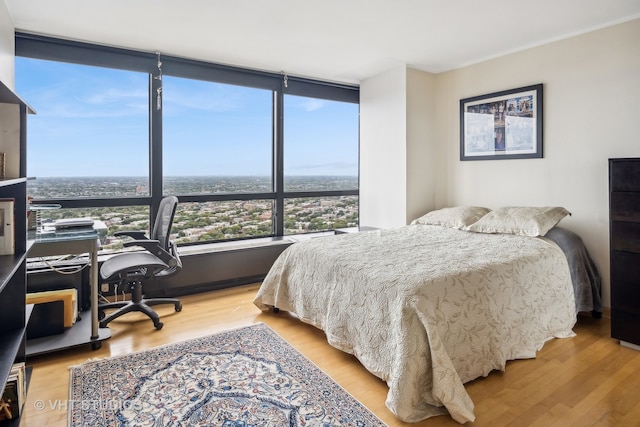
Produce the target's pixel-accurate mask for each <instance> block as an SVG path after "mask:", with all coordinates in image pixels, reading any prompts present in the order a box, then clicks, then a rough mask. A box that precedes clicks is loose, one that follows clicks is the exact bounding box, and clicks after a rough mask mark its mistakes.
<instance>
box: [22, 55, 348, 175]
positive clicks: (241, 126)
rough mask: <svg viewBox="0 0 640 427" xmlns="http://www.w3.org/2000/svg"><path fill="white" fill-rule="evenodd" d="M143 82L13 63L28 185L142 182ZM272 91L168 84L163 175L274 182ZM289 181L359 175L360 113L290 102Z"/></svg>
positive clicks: (121, 74) (166, 79) (91, 70)
mask: <svg viewBox="0 0 640 427" xmlns="http://www.w3.org/2000/svg"><path fill="white" fill-rule="evenodd" d="M147 87H148V76H147V74H145V73H138V72H130V71H122V70H112V69H106V68H98V67H89V66H84V65H75V64H66V63H59V62H51V61H42V60H34V59H27V58H20V57H16V90H17V91H18V93H19V94H20V95H21V97H23V99H25V100H26V101H27V102H28V103H29V105H31V107H33V108H34V109H35V110H36V112H37V114H36V115H35V116H29V118H28V137H27V138H28V144H27V146H28V153H27V156H28V157H27V168H28V174H29V176H35V177H38V176H40V177H50V176H118V175H119V176H144V175H146V174H147V164H146V159H147V158H148V154H147V153H148V128H149V124H148V93H147ZM271 99H272V95H271V92H270V91H267V90H261V89H253V88H244V87H238V86H230V85H223V84H217V83H211V82H202V81H195V80H187V79H183V78H177V77H172V76H167V75H165V76H163V144H164V162H163V168H164V173H165V175H169V176H181V175H182V176H197V175H268V174H270V171H271V134H272V130H271V129H272V124H271ZM285 120H286V122H285V129H284V134H285V174H288V175H351V176H356V175H357V174H358V165H357V161H358V151H357V150H358V106H357V105H356V104H348V103H342V102H334V101H324V100H319V99H311V98H303V97H296V96H289V95H287V96H286V97H285Z"/></svg>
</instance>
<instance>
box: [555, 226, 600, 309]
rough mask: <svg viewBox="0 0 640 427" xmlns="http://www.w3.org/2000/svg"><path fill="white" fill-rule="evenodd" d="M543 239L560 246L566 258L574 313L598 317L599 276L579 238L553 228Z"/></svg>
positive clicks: (570, 232)
mask: <svg viewBox="0 0 640 427" xmlns="http://www.w3.org/2000/svg"><path fill="white" fill-rule="evenodd" d="M544 237H546V238H547V239H550V240H551V241H553V242H555V243H556V244H557V245H558V246H560V249H562V252H564V254H565V256H566V257H567V261H568V262H569V270H570V271H571V282H572V283H573V293H574V294H575V298H576V312H579V311H586V312H591V313H592V314H593V316H594V317H600V316H601V315H602V301H601V299H600V293H601V279H600V274H599V273H598V268H597V267H596V265H595V263H594V262H593V260H592V259H591V256H589V252H588V251H587V248H586V247H585V246H584V242H583V241H582V239H581V238H580V236H578V235H577V234H575V233H574V232H572V231H569V230H566V229H564V228H561V227H554V228H552V229H551V230H549V232H548V233H547V234H546V235H545V236H544Z"/></svg>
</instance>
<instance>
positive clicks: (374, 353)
mask: <svg viewBox="0 0 640 427" xmlns="http://www.w3.org/2000/svg"><path fill="white" fill-rule="evenodd" d="M505 209H507V212H510V213H508V214H506V216H505V215H504V214H503V213H502V214H498V217H497V224H499V225H501V226H503V225H504V224H510V221H514V217H513V215H514V214H513V211H509V210H508V209H514V208H505ZM527 209H532V208H527ZM536 209H547V211H543V213H545V215H546V216H545V215H543V216H542V217H543V220H541V219H540V218H541V217H540V216H539V215H538V216H536V215H533V217H534V221H533V223H534V224H533V225H531V224H530V223H527V222H526V221H524V222H523V221H521V220H520V219H517V220H515V221H516V223H517V224H516V225H517V227H516V228H515V230H516V231H518V232H517V233H514V232H513V224H511V228H509V230H511V232H503V231H501V230H496V227H495V225H496V221H493V222H492V221H489V222H488V223H487V222H486V221H484V222H483V220H484V219H486V218H489V216H492V215H493V214H494V213H495V212H496V211H490V210H488V209H486V208H478V207H455V208H446V209H443V210H438V211H434V212H431V213H429V214H427V215H425V216H424V217H421V218H420V219H418V220H416V221H414V222H413V223H412V224H411V225H408V226H405V227H400V228H396V229H387V230H375V231H368V232H361V233H355V234H341V235H335V236H330V237H321V238H316V239H310V240H306V241H301V242H299V243H296V244H294V245H292V246H290V247H288V248H287V249H286V250H285V251H284V252H283V253H282V254H281V255H280V257H278V259H277V260H276V262H275V263H274V265H273V266H272V268H271V269H270V271H269V273H268V274H267V276H266V277H265V279H264V281H263V283H262V286H261V287H260V289H259V291H258V293H257V295H256V297H255V299H254V303H255V304H256V305H257V306H258V307H259V308H260V309H262V310H269V309H270V308H278V309H279V310H285V311H288V312H291V313H293V314H295V315H296V316H297V317H298V318H299V319H300V320H302V321H303V322H306V323H309V324H312V325H314V326H316V327H318V328H320V329H322V330H323V331H324V332H325V334H326V336H327V340H328V342H329V343H330V344H331V345H332V346H334V347H336V348H338V349H340V350H342V351H345V352H348V353H351V354H354V355H355V356H356V357H357V358H358V359H359V361H360V362H361V363H362V364H363V366H364V367H365V368H366V369H367V370H369V371H370V372H371V373H373V374H374V375H376V376H378V377H379V378H381V379H382V380H384V381H386V383H387V384H388V386H389V392H388V395H387V400H386V405H387V407H388V408H389V409H390V410H391V411H392V412H393V413H394V414H395V415H396V416H397V417H398V418H399V419H400V420H402V421H405V422H417V421H420V420H423V419H425V418H429V417H431V416H435V415H440V414H445V413H449V414H450V415H451V417H452V418H453V419H455V420H456V421H458V422H460V423H464V422H468V421H473V420H474V419H475V416H474V405H473V402H472V401H471V399H470V397H469V395H468V394H467V392H466V390H465V388H464V383H466V382H468V381H471V380H473V379H475V378H478V377H481V376H486V375H488V374H489V372H491V371H492V370H495V369H498V370H504V368H505V364H506V361H508V360H513V359H521V358H533V357H535V355H536V352H537V351H538V350H540V349H541V348H542V346H543V345H544V343H545V342H546V341H547V340H549V339H552V338H567V337H571V336H573V335H574V333H573V331H572V328H573V326H574V324H575V322H576V303H575V297H574V295H575V294H574V289H573V285H572V280H571V272H570V269H569V265H568V261H567V257H566V255H565V254H564V252H563V250H562V249H561V248H560V246H559V245H558V244H556V243H555V242H554V241H553V240H551V239H548V238H545V237H541V236H544V235H545V234H547V232H548V231H549V230H550V229H552V228H554V226H555V225H556V224H557V223H558V222H559V221H560V219H562V218H563V217H564V216H566V215H568V214H569V212H568V211H566V210H564V209H563V208H555V207H554V208H536ZM549 210H551V211H549ZM526 212H528V211H526ZM534 212H538V211H534ZM549 212H551V214H549ZM429 215H430V216H429ZM518 215H520V214H518ZM518 215H516V217H518ZM527 215H528V217H527V218H529V217H530V216H531V213H527ZM527 215H525V216H527ZM493 216H495V215H493ZM505 218H506V220H505ZM529 222H531V221H529ZM487 224H488V225H487ZM474 225H475V226H476V227H475V229H473V228H472V226H474ZM525 225H526V226H525ZM498 228H500V227H498ZM523 234H524V235H523Z"/></svg>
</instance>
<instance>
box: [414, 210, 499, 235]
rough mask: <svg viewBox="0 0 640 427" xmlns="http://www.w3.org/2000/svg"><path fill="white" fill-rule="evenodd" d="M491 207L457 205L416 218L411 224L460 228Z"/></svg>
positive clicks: (476, 219)
mask: <svg viewBox="0 0 640 427" xmlns="http://www.w3.org/2000/svg"><path fill="white" fill-rule="evenodd" d="M490 211H491V209H487V208H483V207H479V206H457V207H453V208H442V209H438V210H435V211H431V212H429V213H427V214H425V215H423V216H421V217H420V218H418V219H414V220H413V221H412V222H411V225H415V224H424V225H441V226H443V227H450V228H458V229H460V230H462V229H464V228H465V227H467V226H469V225H471V224H473V223H474V222H476V221H478V220H479V219H480V218H482V217H483V216H484V215H486V214H487V213H488V212H490Z"/></svg>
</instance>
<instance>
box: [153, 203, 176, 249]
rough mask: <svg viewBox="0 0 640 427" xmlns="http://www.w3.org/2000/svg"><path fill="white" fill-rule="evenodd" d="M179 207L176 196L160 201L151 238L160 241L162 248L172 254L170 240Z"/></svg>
mask: <svg viewBox="0 0 640 427" xmlns="http://www.w3.org/2000/svg"><path fill="white" fill-rule="evenodd" d="M177 207H178V198H177V197H176V196H167V197H164V198H163V199H162V200H161V201H160V206H159V208H158V215H156V221H155V223H154V224H153V230H152V231H151V236H150V238H151V239H153V240H158V241H159V242H160V246H162V248H163V249H164V250H165V251H167V252H170V240H169V236H170V234H171V226H172V225H173V217H174V216H175V214H176V209H177Z"/></svg>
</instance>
